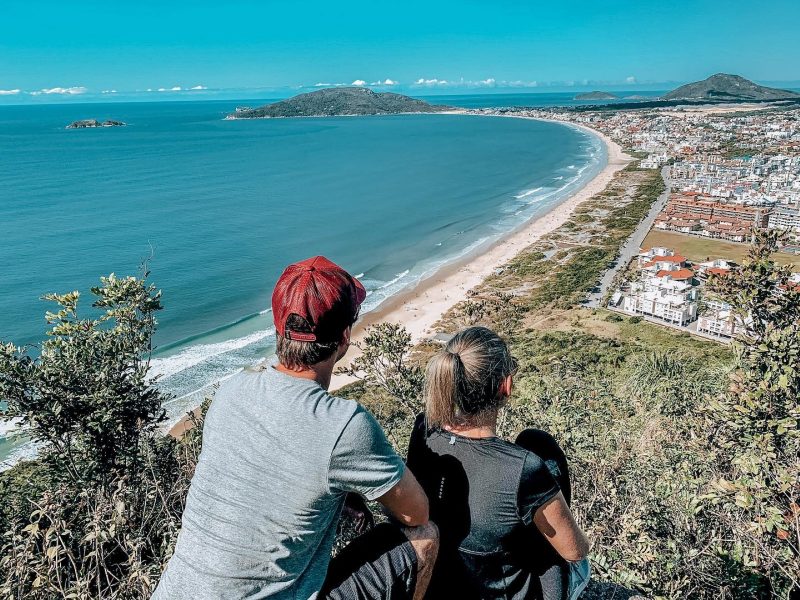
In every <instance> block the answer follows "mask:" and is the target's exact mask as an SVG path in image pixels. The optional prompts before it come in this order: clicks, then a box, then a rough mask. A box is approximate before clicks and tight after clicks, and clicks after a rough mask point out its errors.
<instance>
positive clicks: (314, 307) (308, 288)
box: [272, 256, 367, 342]
mask: <svg viewBox="0 0 800 600" xmlns="http://www.w3.org/2000/svg"><path fill="white" fill-rule="evenodd" d="M366 297H367V292H366V290H365V289H364V286H363V285H361V282H359V281H358V280H357V279H356V278H355V277H353V276H352V275H350V273H348V272H347V271H345V270H344V269H343V268H341V267H340V266H339V265H337V264H335V263H333V262H331V261H329V260H328V259H327V258H325V257H324V256H314V257H313V258H308V259H306V260H304V261H301V262H298V263H295V264H293V265H289V266H288V267H286V270H285V271H284V272H283V274H282V275H281V276H280V277H279V278H278V282H277V283H276V284H275V290H274V291H273V292H272V315H273V318H274V320H275V329H276V330H277V332H278V335H280V336H282V337H285V338H286V339H290V340H298V341H302V342H338V341H339V340H340V339H341V335H342V333H343V332H344V330H345V329H347V328H348V327H349V326H350V325H352V324H353V323H354V322H355V320H356V317H357V316H358V309H359V307H360V306H361V303H362V302H364V298H366ZM291 315H297V316H299V317H302V318H303V319H305V321H306V322H307V323H308V325H309V327H310V328H311V332H310V333H309V332H306V331H292V330H289V329H287V327H286V322H287V320H288V319H289V317H290V316H291Z"/></svg>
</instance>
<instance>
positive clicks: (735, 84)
mask: <svg viewBox="0 0 800 600" xmlns="http://www.w3.org/2000/svg"><path fill="white" fill-rule="evenodd" d="M787 98H792V99H794V98H800V94H798V93H797V92H791V91H789V90H779V89H776V88H769V87H764V86H763V85H758V84H756V83H753V82H752V81H750V80H748V79H745V78H744V77H740V76H739V75H728V74H725V73H717V74H716V75H712V76H711V77H709V78H708V79H704V80H703V81H696V82H695V83H687V84H686V85H682V86H681V87H679V88H676V89H674V90H672V91H671V92H669V93H668V94H666V95H665V96H664V97H663V99H664V100H754V101H765V100H783V99H787Z"/></svg>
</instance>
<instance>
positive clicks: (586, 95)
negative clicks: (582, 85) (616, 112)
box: [575, 91, 619, 100]
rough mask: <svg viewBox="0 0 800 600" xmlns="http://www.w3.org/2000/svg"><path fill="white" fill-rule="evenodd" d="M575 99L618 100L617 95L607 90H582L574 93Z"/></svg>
mask: <svg viewBox="0 0 800 600" xmlns="http://www.w3.org/2000/svg"><path fill="white" fill-rule="evenodd" d="M575 100H619V96H616V95H614V94H611V93H609V92H597V91H595V92H583V93H581V94H575Z"/></svg>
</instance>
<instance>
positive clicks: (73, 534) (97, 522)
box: [0, 275, 199, 600]
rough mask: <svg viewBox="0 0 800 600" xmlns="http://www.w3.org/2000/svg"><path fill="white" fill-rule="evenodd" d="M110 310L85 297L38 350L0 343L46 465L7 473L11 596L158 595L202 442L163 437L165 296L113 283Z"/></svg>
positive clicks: (109, 283)
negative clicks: (155, 350) (87, 307)
mask: <svg viewBox="0 0 800 600" xmlns="http://www.w3.org/2000/svg"><path fill="white" fill-rule="evenodd" d="M92 294H93V295H94V296H95V302H94V304H93V306H94V307H95V309H98V310H99V312H100V314H99V316H98V317H96V318H93V319H87V318H79V316H78V300H79V295H78V293H77V292H72V293H69V294H63V295H51V296H48V299H50V300H53V301H55V302H56V303H58V304H59V307H60V308H59V310H58V311H57V312H54V313H48V314H47V320H48V322H49V323H50V325H52V328H51V330H50V331H49V332H48V338H47V339H46V340H45V341H44V342H43V343H42V346H41V351H40V352H39V354H38V355H33V354H31V353H30V352H29V350H28V349H23V348H18V347H16V346H14V345H13V344H5V345H2V346H0V397H3V398H5V399H6V400H7V401H8V408H7V410H6V413H7V414H8V415H10V416H16V417H19V418H21V419H22V422H23V424H24V426H25V427H26V429H27V433H28V435H29V437H30V438H31V439H32V440H34V441H35V442H37V443H38V444H40V457H39V459H38V460H37V461H34V462H28V463H22V464H20V465H18V466H17V467H15V468H14V469H12V470H11V471H9V472H7V473H5V474H3V476H2V478H0V497H2V500H3V506H2V509H0V510H1V511H2V513H1V514H2V520H3V523H2V524H3V526H4V529H3V531H4V535H3V550H2V559H0V594H1V595H2V596H3V597H5V598H26V599H34V600H35V599H50V598H76V599H88V598H101V599H112V598H113V599H129V598H130V599H134V598H136V599H140V598H148V597H149V596H150V594H151V593H152V590H153V588H154V586H155V583H156V582H157V581H158V577H159V576H160V573H161V571H162V569H163V566H164V565H165V563H166V560H167V559H168V557H169V555H170V553H171V551H172V547H173V545H174V542H175V539H176V536H177V532H178V529H179V527H180V517H181V513H182V511H183V505H184V501H185V497H186V492H187V489H188V483H189V480H190V478H191V475H192V472H193V469H194V465H195V463H196V458H197V455H198V452H199V438H198V437H197V435H190V436H187V438H186V439H185V440H184V441H183V442H182V443H178V442H176V441H175V440H174V439H172V438H169V437H165V436H163V435H161V433H160V431H159V430H158V424H159V423H160V422H161V421H162V420H163V418H164V413H163V409H162V408H161V403H162V402H163V400H164V398H163V396H162V395H161V393H160V392H159V391H158V389H157V388H156V387H155V386H154V384H153V382H152V381H151V380H149V379H148V378H147V369H148V363H149V355H150V349H151V339H152V334H153V332H154V330H155V326H156V320H155V313H156V311H158V310H160V308H161V304H160V293H159V292H157V291H156V290H155V288H153V286H151V285H148V284H147V283H146V282H145V280H144V279H138V278H135V277H127V278H122V279H120V278H117V277H115V276H113V275H111V276H109V277H107V278H103V279H102V285H101V286H99V287H96V288H94V289H92Z"/></svg>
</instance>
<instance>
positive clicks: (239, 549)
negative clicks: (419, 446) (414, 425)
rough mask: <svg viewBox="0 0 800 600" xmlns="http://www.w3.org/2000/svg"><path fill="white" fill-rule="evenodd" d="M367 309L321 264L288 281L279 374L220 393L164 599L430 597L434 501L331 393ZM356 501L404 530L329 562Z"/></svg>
mask: <svg viewBox="0 0 800 600" xmlns="http://www.w3.org/2000/svg"><path fill="white" fill-rule="evenodd" d="M365 297H366V292H365V290H364V287H363V286H362V285H361V283H360V282H359V281H358V280H356V279H355V278H353V277H352V276H350V275H349V274H348V273H347V272H346V271H345V270H344V269H342V268H340V267H338V266H337V265H335V264H334V263H332V262H331V261H329V260H327V259H326V258H324V257H321V256H317V257H314V258H310V259H308V260H304V261H302V262H300V263H297V264H294V265H291V266H289V267H288V268H287V269H286V270H285V271H284V273H283V274H282V275H281V277H280V279H279V280H278V283H277V284H276V286H275V291H274V292H273V295H272V311H273V317H274V320H275V329H276V335H277V363H276V364H264V365H261V366H259V367H257V368H254V369H249V370H245V371H244V372H242V373H240V374H237V375H235V376H234V377H232V378H230V379H229V380H227V381H226V382H224V383H223V384H222V385H221V386H220V388H219V390H218V391H217V394H216V397H215V399H214V402H213V403H212V405H211V408H210V409H209V411H208V415H207V417H206V421H205V426H204V430H203V450H202V453H201V455H200V460H199V462H198V465H197V470H196V471H195V475H194V478H193V479H192V484H191V487H190V489H189V495H188V498H187V501H186V509H185V510H184V514H183V524H182V528H181V532H180V534H179V536H178V542H177V545H176V548H175V553H174V555H173V556H172V559H171V560H170V562H169V565H168V566H167V569H166V570H165V572H164V574H163V575H162V577H161V581H160V582H159V585H158V588H157V589H156V591H155V594H154V595H153V598H154V599H157V600H179V599H180V600H183V599H186V600H189V599H191V600H205V599H208V600H212V599H225V600H235V599H245V598H247V599H248V600H250V599H257V598H277V599H283V598H291V599H293V600H295V599H296V600H307V599H313V598H320V599H322V598H332V599H334V598H335V599H350V598H353V599H355V598H365V599H366V598H376V599H377V598H398V599H400V598H409V599H411V598H413V599H415V600H421V598H422V597H423V596H424V594H425V590H426V588H427V585H428V583H429V581H430V575H431V570H432V568H433V563H434V561H435V559H436V552H437V550H438V532H437V530H436V526H435V525H433V523H430V522H429V521H428V499H427V497H426V496H425V493H424V492H423V491H422V488H421V487H420V485H419V484H418V483H417V480H416V479H415V478H414V475H413V474H412V473H411V471H409V470H408V469H406V468H405V466H404V464H403V461H402V459H401V458H400V457H399V456H398V455H397V454H396V453H395V452H394V451H393V450H392V448H391V446H390V444H389V442H388V441H387V440H386V436H385V435H384V433H383V431H382V430H381V428H380V426H379V425H378V423H377V422H376V421H375V419H374V418H373V417H372V416H371V415H370V414H369V413H368V412H366V411H365V410H364V409H363V408H362V407H361V406H360V405H359V404H358V403H356V402H354V401H351V400H343V399H341V398H336V397H334V396H331V395H330V394H328V392H327V389H328V386H329V385H330V381H331V375H332V374H333V368H334V365H335V364H336V362H337V361H338V360H340V359H341V358H342V357H343V356H344V354H345V352H346V351H347V348H348V346H349V344H350V333H351V328H352V325H353V323H355V320H356V318H357V316H358V310H359V307H360V305H361V303H362V302H363V301H364V298H365ZM348 495H350V498H359V499H360V498H361V497H363V498H366V499H367V500H377V501H378V502H380V503H381V504H382V505H383V506H384V507H385V508H386V510H387V511H388V512H389V514H390V515H391V516H392V517H394V519H395V520H396V521H397V522H399V525H400V526H396V525H392V524H388V523H386V524H382V525H379V526H377V527H375V528H373V529H372V530H371V531H369V532H368V533H366V534H364V535H362V536H361V537H359V538H357V539H356V540H354V541H353V542H352V543H351V544H350V545H349V546H347V547H346V548H345V549H344V550H343V551H342V552H341V553H340V554H338V555H337V557H336V558H335V559H334V560H333V561H331V560H330V552H331V548H332V546H333V543H334V538H335V535H336V526H337V522H338V520H339V515H340V512H341V510H342V507H343V505H344V503H345V497H346V496H348ZM362 506H363V503H362ZM364 509H365V507H364ZM329 563H330V565H329Z"/></svg>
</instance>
